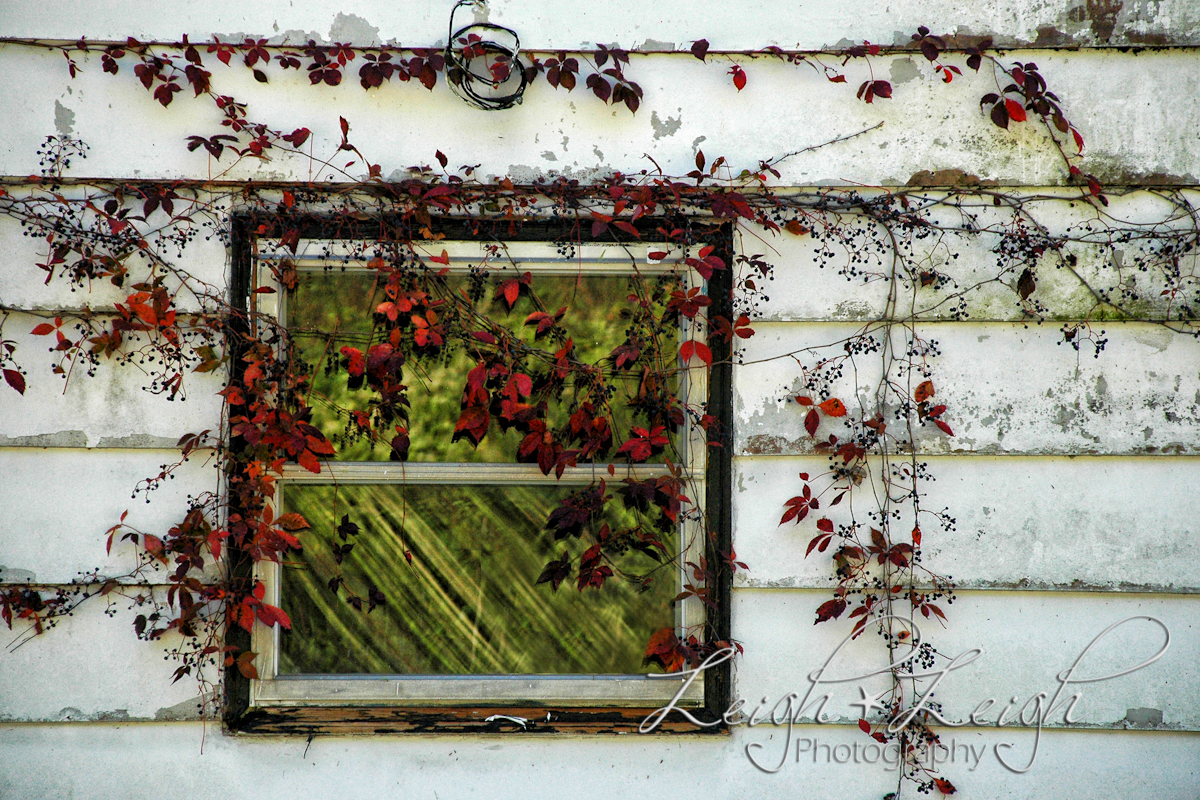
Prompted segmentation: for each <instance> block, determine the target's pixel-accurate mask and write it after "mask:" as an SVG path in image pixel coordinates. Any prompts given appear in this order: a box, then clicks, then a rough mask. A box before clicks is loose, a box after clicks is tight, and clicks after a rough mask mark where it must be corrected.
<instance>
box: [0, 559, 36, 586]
mask: <svg viewBox="0 0 1200 800" xmlns="http://www.w3.org/2000/svg"><path fill="white" fill-rule="evenodd" d="M36 579H37V574H36V573H34V572H30V571H29V570H27V569H15V568H14V569H9V568H8V567H6V566H4V565H3V564H0V583H32V582H33V581H35V580H36Z"/></svg>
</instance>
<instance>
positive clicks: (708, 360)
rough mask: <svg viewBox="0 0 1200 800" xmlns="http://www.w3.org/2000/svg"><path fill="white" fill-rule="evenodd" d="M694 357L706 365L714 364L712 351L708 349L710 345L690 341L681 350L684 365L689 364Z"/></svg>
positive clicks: (680, 355)
mask: <svg viewBox="0 0 1200 800" xmlns="http://www.w3.org/2000/svg"><path fill="white" fill-rule="evenodd" d="M693 356H695V357H696V358H699V359H700V360H701V361H703V362H704V363H705V364H709V365H711V364H712V351H711V350H709V349H708V345H706V344H704V343H702V342H697V341H694V340H692V339H689V340H688V341H686V342H684V343H683V345H682V346H681V347H680V348H679V357H680V358H682V359H683V361H684V363H687V362H688V361H691V360H692V357H693Z"/></svg>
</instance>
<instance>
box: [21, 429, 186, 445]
mask: <svg viewBox="0 0 1200 800" xmlns="http://www.w3.org/2000/svg"><path fill="white" fill-rule="evenodd" d="M172 444H174V442H172ZM87 446H88V439H87V434H86V433H84V432H83V431H59V432H58V433H39V434H37V435H35V436H5V435H4V434H2V433H0V447H87Z"/></svg>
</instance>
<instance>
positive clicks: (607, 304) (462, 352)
mask: <svg viewBox="0 0 1200 800" xmlns="http://www.w3.org/2000/svg"><path fill="white" fill-rule="evenodd" d="M504 277H508V274H507V273H506V274H505V276H504ZM648 280H649V282H650V283H651V284H652V285H654V284H656V283H657V282H659V281H660V279H659V278H650V279H648ZM661 281H662V285H659V286H658V287H657V288H658V291H659V294H660V296H669V295H670V289H671V288H673V287H676V286H677V284H676V281H677V279H676V278H675V277H673V276H665V277H663V278H662V279H661ZM496 283H497V280H496V278H495V277H494V276H493V278H490V279H488V280H487V281H484V282H483V283H480V282H479V280H478V279H476V280H475V282H474V292H472V279H471V278H470V277H468V276H467V275H451V276H448V277H447V279H446V283H445V287H444V289H443V291H444V292H446V293H449V294H450V295H453V296H455V297H459V298H461V297H464V296H465V295H470V296H471V297H474V298H476V299H474V301H473V306H472V308H473V310H474V311H475V312H477V313H479V314H480V315H482V316H487V317H488V318H489V319H490V320H491V321H492V322H494V323H497V324H499V325H503V326H504V327H506V328H508V329H509V330H510V331H512V332H513V336H514V337H515V338H517V339H519V340H521V341H522V342H524V343H525V344H526V345H529V346H530V347H533V348H536V349H538V350H540V351H543V352H545V353H549V354H553V353H554V352H555V351H556V350H557V349H558V348H559V347H560V346H561V345H559V344H558V343H556V342H555V341H553V340H552V339H551V338H550V337H545V338H543V339H541V340H538V341H535V339H534V335H535V328H534V326H532V325H525V320H526V318H527V317H528V316H529V314H530V313H531V312H533V311H535V310H537V308H536V307H535V305H533V303H532V301H531V300H530V299H529V298H528V297H526V296H524V295H522V296H521V297H520V298H519V299H518V300H517V303H516V305H515V306H514V308H513V309H511V310H510V309H509V308H508V306H507V304H506V303H505V302H504V301H503V300H500V299H497V298H496V294H497V290H496ZM532 285H533V290H534V293H535V294H536V297H537V301H538V303H540V305H541V307H542V308H544V309H546V311H547V312H548V313H550V314H554V313H556V312H557V311H558V309H560V308H566V309H567V310H566V312H565V314H564V316H563V322H562V324H563V327H564V328H565V330H566V332H567V335H569V336H570V338H571V339H572V340H573V341H574V343H575V354H576V357H577V358H579V359H581V360H583V361H586V362H587V363H591V364H598V365H599V366H600V367H601V368H602V370H603V373H604V375H605V377H606V380H607V381H608V385H609V386H610V387H611V388H613V389H614V390H615V392H616V394H617V395H618V396H621V395H624V396H636V395H637V394H638V392H639V389H640V388H641V386H640V381H641V379H642V375H641V371H640V370H638V369H632V370H615V369H614V368H613V360H612V358H611V357H610V356H611V354H612V352H613V350H615V349H616V348H617V347H619V346H620V345H622V344H623V343H624V342H625V341H626V335H627V330H628V328H629V327H630V324H631V323H630V320H629V315H628V312H627V311H624V312H623V311H622V309H628V308H629V307H630V306H631V303H630V301H629V299H628V296H629V294H630V292H631V289H630V279H629V278H628V277H623V276H572V275H565V276H563V275H559V276H555V275H545V274H535V275H534V276H533V283H532ZM383 299H384V295H383V292H382V289H381V287H380V286H379V284H378V282H377V276H376V274H375V273H363V272H347V273H340V272H337V271H330V272H327V273H326V272H302V273H301V274H300V276H299V285H298V287H297V289H296V290H295V291H294V292H292V294H291V296H290V297H289V312H288V314H289V320H288V326H289V329H290V330H291V333H292V337H293V341H294V342H295V343H296V346H297V350H298V355H299V357H300V358H301V359H302V360H303V361H305V362H306V363H307V364H308V365H309V366H310V368H311V369H312V370H313V373H314V386H313V392H312V395H311V396H310V405H312V406H313V424H314V425H316V426H317V427H318V428H320V429H321V431H322V433H324V434H325V435H326V436H327V437H328V438H329V439H330V440H331V441H333V442H334V444H335V446H336V447H337V450H338V455H337V459H338V460H341V461H373V460H384V461H386V460H387V459H388V457H389V454H390V449H389V446H388V441H387V440H385V439H384V438H381V439H379V440H378V441H375V442H372V441H371V440H370V439H368V438H363V437H361V436H356V431H357V428H356V426H355V425H354V424H353V423H352V421H351V415H350V414H351V412H353V411H359V412H364V413H367V414H370V412H371V398H372V396H373V394H374V393H373V392H372V391H371V390H369V389H367V388H362V389H358V390H351V389H350V388H349V387H348V378H347V375H346V372H345V370H344V369H340V368H338V360H339V353H340V351H341V349H342V347H345V346H351V347H355V348H357V349H359V350H361V351H363V352H366V351H367V350H368V348H369V347H370V345H371V344H377V343H379V342H380V341H381V340H382V337H383V335H384V334H383V332H382V329H381V328H378V327H376V326H375V325H374V323H373V313H374V310H375V309H376V307H377V306H378V305H379V304H380V303H381V302H382V301H383ZM463 306H464V307H465V306H466V304H465V303H464V304H463ZM653 311H654V313H655V314H657V315H659V316H661V314H662V305H661V304H656V305H655V306H654V307H653ZM443 316H444V317H445V316H447V315H446V314H444V315H443ZM658 335H659V336H660V340H662V351H663V352H665V353H672V354H673V353H675V352H677V351H678V347H679V343H678V339H679V332H678V329H677V328H676V327H675V326H674V325H672V326H671V329H670V330H668V331H666V332H661V331H660V332H658ZM668 339H669V341H667V340H668ZM406 341H409V340H406ZM551 361H552V359H550V360H547V359H545V358H539V357H535V356H532V355H531V356H530V357H529V358H528V359H527V360H526V362H525V365H524V369H525V370H526V372H527V373H528V374H530V375H532V376H534V379H535V381H536V376H537V373H538V372H539V371H540V372H543V373H544V372H545V371H547V370H548V369H550V368H551ZM477 363H478V358H477V357H476V355H475V354H473V353H470V352H468V351H467V350H466V349H464V348H462V347H461V346H457V347H455V346H454V345H452V344H448V345H447V347H446V348H445V349H444V350H443V351H442V352H440V353H438V354H437V355H436V356H414V355H412V354H411V353H410V354H409V356H408V359H407V360H406V362H405V364H404V367H403V382H404V384H406V385H407V386H408V399H409V401H410V403H411V413H410V422H409V424H408V425H407V427H408V429H409V437H410V441H411V446H410V450H409V460H411V461H442V462H481V461H486V462H505V461H507V462H511V461H515V460H516V452H517V447H518V444H519V443H520V442H521V440H522V438H524V433H522V432H520V431H518V430H516V429H510V430H509V431H507V432H502V431H501V430H500V427H499V425H498V424H497V423H496V421H495V420H494V419H493V421H492V423H491V425H490V427H489V429H488V433H487V435H486V436H485V437H484V439H483V440H482V442H481V443H480V444H479V446H478V447H477V448H476V447H472V445H471V442H470V441H468V440H467V439H466V438H463V439H460V440H459V441H458V442H453V441H452V438H453V434H454V427H455V424H456V423H457V421H458V418H459V414H460V411H461V409H460V400H461V398H462V393H463V388H464V385H465V383H466V379H467V374H468V373H469V372H470V370H471V369H472V368H473V367H474V366H475V365H476V364H477ZM667 366H668V367H673V366H674V362H673V361H672V363H671V364H669V365H667ZM670 388H671V389H672V390H673V388H674V387H670ZM572 392H573V390H572V389H568V390H567V392H565V393H564V396H563V397H562V398H561V399H559V398H547V399H548V400H549V405H550V409H551V410H550V412H549V423H550V426H551V428H561V427H562V426H565V425H566V424H567V420H568V418H569V416H570V411H571V409H570V405H571V403H572V401H573V400H574V399H575V398H574V397H573V396H572ZM609 413H610V415H611V419H610V422H611V424H612V425H613V427H614V428H615V431H614V434H615V441H616V442H620V441H621V440H623V439H624V438H625V437H626V436H628V435H629V430H630V427H631V426H633V425H638V426H642V427H644V426H646V425H647V423H646V421H645V419H636V418H635V417H634V415H633V413H632V412H631V410H630V409H629V408H628V407H627V403H625V402H623V401H620V400H617V401H614V402H611V403H610V407H609ZM376 429H377V430H381V433H382V436H384V437H387V439H390V436H391V435H392V433H393V427H392V425H390V424H388V425H376ZM651 460H652V461H655V460H657V461H660V462H661V458H658V459H651ZM676 460H678V459H676Z"/></svg>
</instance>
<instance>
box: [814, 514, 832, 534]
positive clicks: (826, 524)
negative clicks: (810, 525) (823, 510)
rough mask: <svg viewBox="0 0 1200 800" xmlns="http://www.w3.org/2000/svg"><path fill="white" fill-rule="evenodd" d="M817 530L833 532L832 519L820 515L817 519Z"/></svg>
mask: <svg viewBox="0 0 1200 800" xmlns="http://www.w3.org/2000/svg"><path fill="white" fill-rule="evenodd" d="M817 530H819V531H825V532H826V533H833V520H831V519H830V518H829V517H821V518H820V519H819V520H817Z"/></svg>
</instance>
